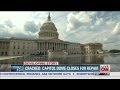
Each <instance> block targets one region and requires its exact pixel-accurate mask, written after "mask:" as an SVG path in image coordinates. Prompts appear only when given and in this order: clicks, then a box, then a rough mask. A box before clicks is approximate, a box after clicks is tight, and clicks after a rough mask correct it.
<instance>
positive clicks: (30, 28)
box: [24, 21, 39, 33]
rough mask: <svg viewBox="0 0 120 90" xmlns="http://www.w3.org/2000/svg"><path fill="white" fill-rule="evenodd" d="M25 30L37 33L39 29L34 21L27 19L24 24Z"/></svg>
mask: <svg viewBox="0 0 120 90" xmlns="http://www.w3.org/2000/svg"><path fill="white" fill-rule="evenodd" d="M24 30H25V31H27V32H31V33H36V32H38V30H39V29H38V26H37V25H36V24H35V23H34V21H27V22H26V23H25V25H24Z"/></svg>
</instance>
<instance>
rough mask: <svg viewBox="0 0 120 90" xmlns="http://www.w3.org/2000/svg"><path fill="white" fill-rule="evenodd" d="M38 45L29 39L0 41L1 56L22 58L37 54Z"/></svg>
mask: <svg viewBox="0 0 120 90" xmlns="http://www.w3.org/2000/svg"><path fill="white" fill-rule="evenodd" d="M36 49H37V43H36V41H35V40H27V39H13V38H10V39H0V55H1V56H21V55H27V54H32V53H35V52H36Z"/></svg>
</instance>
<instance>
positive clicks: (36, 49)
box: [0, 14, 103, 56]
mask: <svg viewBox="0 0 120 90" xmlns="http://www.w3.org/2000/svg"><path fill="white" fill-rule="evenodd" d="M38 35H39V37H38V39H19V38H9V39H8V38H0V56H21V55H30V54H39V55H48V52H58V55H59V54H62V52H63V53H64V52H66V53H67V54H68V55H77V54H99V53H102V51H103V45H102V44H101V43H87V44H81V43H75V42H69V41H63V40H60V39H59V33H58V32H57V28H56V26H55V24H54V23H53V22H52V20H51V17H50V14H49V15H48V18H47V21H45V22H44V23H43V24H42V26H41V28H40V32H38Z"/></svg>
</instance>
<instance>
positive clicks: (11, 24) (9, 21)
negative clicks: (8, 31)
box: [4, 20, 14, 28]
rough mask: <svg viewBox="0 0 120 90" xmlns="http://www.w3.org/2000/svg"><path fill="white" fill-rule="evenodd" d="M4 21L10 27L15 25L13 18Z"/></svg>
mask: <svg viewBox="0 0 120 90" xmlns="http://www.w3.org/2000/svg"><path fill="white" fill-rule="evenodd" d="M4 23H5V25H6V26H7V27H9V28H13V27H14V25H13V23H12V22H11V20H6V21H5V22H4Z"/></svg>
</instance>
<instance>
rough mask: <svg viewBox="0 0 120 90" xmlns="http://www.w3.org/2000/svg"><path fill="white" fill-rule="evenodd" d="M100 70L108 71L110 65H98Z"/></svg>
mask: <svg viewBox="0 0 120 90" xmlns="http://www.w3.org/2000/svg"><path fill="white" fill-rule="evenodd" d="M100 72H110V65H100Z"/></svg>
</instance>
